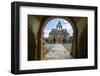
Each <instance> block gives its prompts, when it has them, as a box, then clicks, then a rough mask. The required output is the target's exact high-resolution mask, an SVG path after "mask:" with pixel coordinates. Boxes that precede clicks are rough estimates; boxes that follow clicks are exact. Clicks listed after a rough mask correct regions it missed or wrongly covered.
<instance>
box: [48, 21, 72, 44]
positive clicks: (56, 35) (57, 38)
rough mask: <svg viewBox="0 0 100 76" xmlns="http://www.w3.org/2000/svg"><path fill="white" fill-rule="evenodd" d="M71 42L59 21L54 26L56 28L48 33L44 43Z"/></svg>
mask: <svg viewBox="0 0 100 76" xmlns="http://www.w3.org/2000/svg"><path fill="white" fill-rule="evenodd" d="M71 41H72V38H70V37H69V33H68V32H67V29H63V26H62V25H61V22H60V21H59V22H58V24H57V25H56V28H54V29H52V30H51V32H49V37H48V38H46V42H48V43H67V42H71Z"/></svg>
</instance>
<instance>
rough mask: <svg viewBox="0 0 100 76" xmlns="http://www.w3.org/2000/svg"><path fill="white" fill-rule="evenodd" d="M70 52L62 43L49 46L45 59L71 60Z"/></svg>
mask: <svg viewBox="0 0 100 76" xmlns="http://www.w3.org/2000/svg"><path fill="white" fill-rule="evenodd" d="M70 58H72V57H71V55H70V51H69V50H68V49H66V48H65V46H64V45H63V44H61V43H57V44H52V45H48V47H47V48H46V53H45V59H46V60H48V59H70Z"/></svg>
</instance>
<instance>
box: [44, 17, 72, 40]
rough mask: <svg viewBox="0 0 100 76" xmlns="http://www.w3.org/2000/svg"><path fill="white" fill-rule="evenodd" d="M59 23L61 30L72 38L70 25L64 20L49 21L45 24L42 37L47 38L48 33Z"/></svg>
mask: <svg viewBox="0 0 100 76" xmlns="http://www.w3.org/2000/svg"><path fill="white" fill-rule="evenodd" d="M59 21H60V22H61V25H62V27H63V29H66V30H67V32H68V33H69V36H73V29H72V26H71V24H70V23H69V22H68V21H66V20H65V19H62V18H55V19H52V20H50V21H49V22H48V23H47V24H46V26H45V28H44V37H46V38H47V37H48V36H49V32H50V31H51V30H52V29H54V28H56V25H57V24H58V22H59Z"/></svg>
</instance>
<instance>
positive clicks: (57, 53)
mask: <svg viewBox="0 0 100 76" xmlns="http://www.w3.org/2000/svg"><path fill="white" fill-rule="evenodd" d="M44 26H45V27H44V28H43V35H42V36H43V39H44V46H43V48H44V52H43V54H44V55H43V59H45V60H49V59H69V58H72V56H71V49H72V41H73V31H74V30H73V28H72V25H71V24H70V23H69V22H68V21H67V20H66V19H63V18H59V17H58V18H53V19H52V18H51V19H49V20H47V22H46V23H45V25H44Z"/></svg>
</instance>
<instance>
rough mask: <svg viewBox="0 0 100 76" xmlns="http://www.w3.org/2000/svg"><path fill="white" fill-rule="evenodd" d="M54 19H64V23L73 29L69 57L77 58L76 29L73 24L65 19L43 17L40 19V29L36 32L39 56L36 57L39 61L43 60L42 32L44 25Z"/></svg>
mask: <svg viewBox="0 0 100 76" xmlns="http://www.w3.org/2000/svg"><path fill="white" fill-rule="evenodd" d="M54 18H63V19H65V20H66V21H68V22H69V23H70V24H71V26H72V28H73V41H72V49H71V55H72V56H73V57H77V56H76V53H77V27H76V26H75V25H74V23H73V22H72V21H71V20H70V19H69V18H67V17H43V18H42V21H41V22H42V23H41V25H40V28H39V32H38V46H39V48H38V54H40V55H39V56H38V58H39V59H40V60H41V59H43V57H44V56H43V51H44V44H45V42H44V37H43V30H44V28H45V25H46V23H47V22H48V21H49V20H51V19H54Z"/></svg>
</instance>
